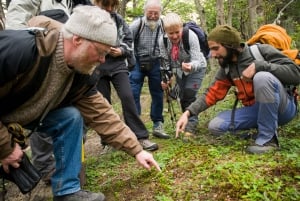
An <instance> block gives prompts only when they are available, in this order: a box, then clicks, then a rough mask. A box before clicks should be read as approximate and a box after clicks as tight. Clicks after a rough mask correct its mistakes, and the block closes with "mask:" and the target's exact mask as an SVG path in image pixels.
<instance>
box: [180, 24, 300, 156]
mask: <svg viewBox="0 0 300 201" xmlns="http://www.w3.org/2000/svg"><path fill="white" fill-rule="evenodd" d="M241 41H242V40H241V37H240V33H239V32H238V31H237V30H236V29H235V28H233V27H231V26H228V25H222V26H218V27H216V28H214V29H213V30H212V31H211V32H210V33H209V34H208V45H209V48H210V54H211V57H212V58H215V59H217V60H218V62H219V64H220V66H221V68H219V70H218V72H217V74H216V76H215V78H214V81H213V82H212V84H211V85H210V86H209V88H208V89H207V90H206V91H205V92H204V94H202V95H201V96H199V97H198V98H197V100H196V101H194V102H193V103H192V104H191V105H190V106H189V107H188V108H187V109H186V111H185V112H184V113H183V114H182V116H181V117H180V119H179V120H178V122H177V124H176V135H178V134H179V133H181V132H182V131H184V129H185V125H186V124H187V120H188V117H189V116H191V115H198V114H199V113H201V112H202V111H204V110H206V109H208V108H209V107H210V106H212V105H215V104H216V103H217V102H218V101H221V100H223V99H224V98H225V96H226V95H227V92H228V91H229V89H230V88H231V87H232V86H233V87H236V91H237V99H238V100H240V101H241V103H242V104H243V106H244V107H240V108H235V107H236V106H235V107H234V108H233V109H232V110H227V111H224V112H221V113H220V114H218V115H217V117H215V118H214V119H212V120H211V121H210V122H209V125H208V129H209V131H210V132H211V133H212V134H214V135H216V136H220V135H222V134H225V133H227V132H231V133H234V134H241V133H240V131H243V130H248V129H253V128H257V137H256V139H255V143H253V144H250V145H249V146H248V147H247V149H246V151H247V152H248V153H252V154H262V153H265V152H269V151H273V150H277V149H278V148H279V142H278V133H277V129H278V125H283V124H286V123H288V122H289V121H291V120H292V119H293V118H294V117H295V115H296V112H297V107H296V104H295V101H294V97H293V91H291V89H287V86H289V85H298V84H299V82H300V71H299V70H298V67H297V65H296V64H295V63H294V62H293V61H292V60H290V59H289V58H288V57H286V56H285V55H283V54H282V53H281V52H280V51H278V50H277V49H275V48H274V47H273V46H271V45H267V44H259V45H256V46H255V47H256V48H258V49H257V50H258V51H259V53H260V54H261V55H260V57H259V55H257V53H256V54H255V53H254V50H253V47H251V49H250V47H249V46H248V45H247V44H245V43H242V42H241ZM241 137H244V138H245V137H247V138H248V137H249V136H248V135H241ZM250 137H251V136H250Z"/></svg>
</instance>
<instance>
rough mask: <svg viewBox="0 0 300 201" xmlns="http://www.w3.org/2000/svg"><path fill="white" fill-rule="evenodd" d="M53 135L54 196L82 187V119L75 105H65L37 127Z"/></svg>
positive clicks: (40, 130) (75, 190) (51, 113)
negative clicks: (80, 176)
mask: <svg viewBox="0 0 300 201" xmlns="http://www.w3.org/2000/svg"><path fill="white" fill-rule="evenodd" d="M38 131H39V132H42V133H46V134H47V135H49V136H51V137H52V140H53V153H54V157H55V162H56V165H55V168H56V171H55V172H54V174H53V176H52V178H51V185H52V191H53V194H54V196H61V195H65V194H70V193H74V192H77V191H79V190H80V179H79V173H80V169H81V149H82V134H83V119H82V117H81V114H80V112H79V110H77V109H76V108H75V107H65V108H60V109H57V110H54V111H51V112H49V113H48V114H47V116H46V117H45V119H44V120H43V122H42V125H41V126H40V127H39V129H38Z"/></svg>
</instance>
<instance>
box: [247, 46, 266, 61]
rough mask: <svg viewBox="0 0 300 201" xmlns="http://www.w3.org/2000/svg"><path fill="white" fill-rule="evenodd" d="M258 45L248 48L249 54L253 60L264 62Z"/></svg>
mask: <svg viewBox="0 0 300 201" xmlns="http://www.w3.org/2000/svg"><path fill="white" fill-rule="evenodd" d="M258 46H259V45H258V44H257V43H256V44H254V45H251V46H249V50H250V54H251V55H252V57H253V58H255V59H256V60H259V61H264V60H265V58H264V57H263V56H262V54H261V52H260V50H259V47H258Z"/></svg>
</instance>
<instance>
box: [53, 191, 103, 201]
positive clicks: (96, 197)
mask: <svg viewBox="0 0 300 201" xmlns="http://www.w3.org/2000/svg"><path fill="white" fill-rule="evenodd" d="M83 200H84V201H105V196H104V195H103V194H102V193H92V192H89V191H84V190H80V191H77V192H76V193H72V194H68V195H63V196H54V197H53V201H83Z"/></svg>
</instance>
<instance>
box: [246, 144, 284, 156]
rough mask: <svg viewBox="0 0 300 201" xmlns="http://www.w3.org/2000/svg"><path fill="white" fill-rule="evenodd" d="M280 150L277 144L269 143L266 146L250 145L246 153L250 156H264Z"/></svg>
mask: <svg viewBox="0 0 300 201" xmlns="http://www.w3.org/2000/svg"><path fill="white" fill-rule="evenodd" d="M275 150H279V146H278V145H277V144H276V143H273V142H268V143H266V144H264V145H258V144H254V145H250V146H248V147H247V149H246V152H247V153H249V154H264V153H266V152H270V151H275Z"/></svg>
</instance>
